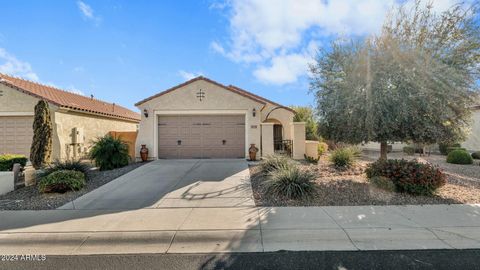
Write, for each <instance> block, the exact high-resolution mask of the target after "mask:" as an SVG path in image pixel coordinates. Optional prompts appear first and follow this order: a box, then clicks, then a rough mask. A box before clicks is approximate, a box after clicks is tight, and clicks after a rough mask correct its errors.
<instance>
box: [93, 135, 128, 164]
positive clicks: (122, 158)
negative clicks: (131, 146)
mask: <svg viewBox="0 0 480 270" xmlns="http://www.w3.org/2000/svg"><path fill="white" fill-rule="evenodd" d="M90 158H91V159H93V160H94V161H95V164H96V165H97V166H98V167H99V168H100V170H101V171H103V170H112V169H115V168H121V167H123V166H126V165H128V161H129V160H130V157H129V155H128V145H127V144H126V143H125V142H123V141H122V140H121V139H119V138H114V137H112V136H110V135H106V136H104V137H101V138H98V139H97V140H96V141H95V142H94V144H93V146H92V149H91V150H90Z"/></svg>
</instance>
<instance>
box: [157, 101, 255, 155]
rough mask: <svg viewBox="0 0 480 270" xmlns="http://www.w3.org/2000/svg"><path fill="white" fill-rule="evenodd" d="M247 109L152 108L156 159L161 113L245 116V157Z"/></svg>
mask: <svg viewBox="0 0 480 270" xmlns="http://www.w3.org/2000/svg"><path fill="white" fill-rule="evenodd" d="M248 112H249V110H154V111H153V114H154V116H155V118H154V119H153V140H154V141H153V153H154V156H155V157H156V158H157V159H158V116H161V115H225V114H236V115H239V114H240V115H244V117H245V158H247V157H248V142H249V141H250V138H249V137H248V130H249V126H248V125H249V122H248Z"/></svg>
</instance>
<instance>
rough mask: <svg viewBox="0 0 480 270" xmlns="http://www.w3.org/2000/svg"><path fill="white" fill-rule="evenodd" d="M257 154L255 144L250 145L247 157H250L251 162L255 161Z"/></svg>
mask: <svg viewBox="0 0 480 270" xmlns="http://www.w3.org/2000/svg"><path fill="white" fill-rule="evenodd" d="M257 152H258V148H257V147H256V146H255V144H254V143H252V144H250V148H249V149H248V155H249V156H250V160H251V161H255V160H257Z"/></svg>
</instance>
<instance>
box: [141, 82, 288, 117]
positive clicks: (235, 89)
mask: <svg viewBox="0 0 480 270" xmlns="http://www.w3.org/2000/svg"><path fill="white" fill-rule="evenodd" d="M198 80H204V81H206V82H209V83H211V84H214V85H217V86H219V87H221V88H223V89H225V90H228V91H231V92H233V93H236V94H238V95H241V96H244V97H246V98H249V99H251V100H254V101H256V102H258V103H260V104H263V105H265V104H267V103H271V104H273V105H275V106H279V107H282V108H285V109H287V110H289V111H292V112H295V111H294V110H292V109H290V108H288V107H285V106H282V105H280V104H278V103H275V102H273V101H270V100H268V99H266V98H263V97H260V96H258V95H255V94H253V93H250V92H248V91H246V90H243V89H241V88H238V87H236V86H233V85H230V86H226V85H223V84H221V83H219V82H216V81H214V80H211V79H209V78H205V77H203V76H199V77H196V78H193V79H191V80H189V81H186V82H184V83H181V84H179V85H177V86H174V87H172V88H169V89H167V90H165V91H163V92H160V93H158V94H155V95H153V96H151V97H148V98H146V99H144V100H141V101H139V102H137V103H135V106H139V105H142V104H143V103H145V102H147V101H149V100H152V99H154V98H157V97H160V96H163V95H165V94H167V93H170V92H172V91H174V90H177V89H179V88H181V87H183V86H185V85H188V84H191V83H193V82H195V81H198Z"/></svg>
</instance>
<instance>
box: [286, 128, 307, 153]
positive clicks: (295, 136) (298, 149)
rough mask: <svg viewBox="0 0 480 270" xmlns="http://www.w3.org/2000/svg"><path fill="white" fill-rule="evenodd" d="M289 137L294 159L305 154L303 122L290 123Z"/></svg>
mask: <svg viewBox="0 0 480 270" xmlns="http://www.w3.org/2000/svg"><path fill="white" fill-rule="evenodd" d="M290 131H291V135H290V136H291V137H292V140H293V154H292V157H293V158H294V159H303V158H304V155H305V122H293V123H290Z"/></svg>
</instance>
